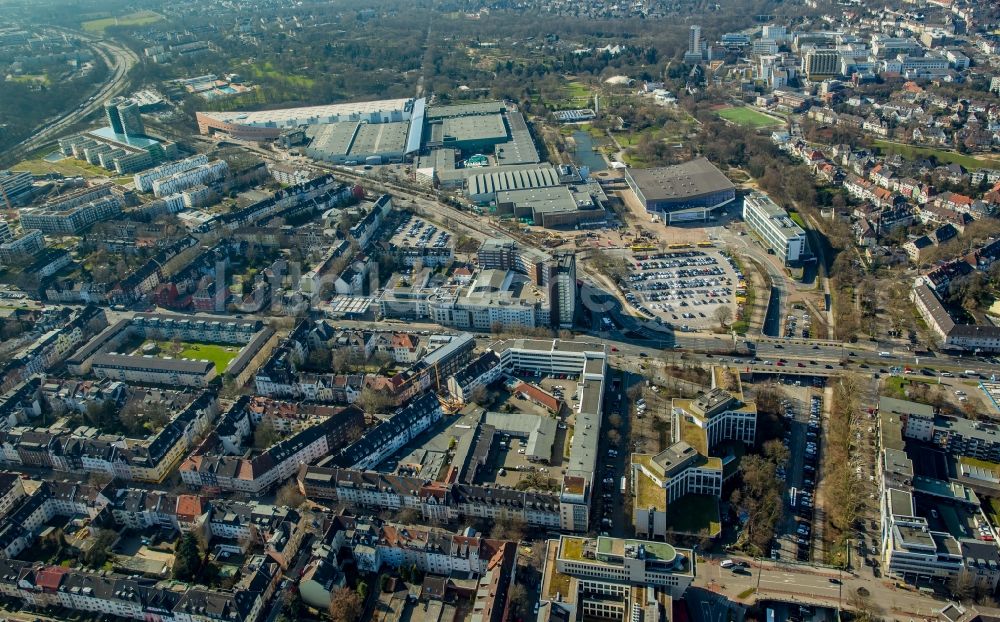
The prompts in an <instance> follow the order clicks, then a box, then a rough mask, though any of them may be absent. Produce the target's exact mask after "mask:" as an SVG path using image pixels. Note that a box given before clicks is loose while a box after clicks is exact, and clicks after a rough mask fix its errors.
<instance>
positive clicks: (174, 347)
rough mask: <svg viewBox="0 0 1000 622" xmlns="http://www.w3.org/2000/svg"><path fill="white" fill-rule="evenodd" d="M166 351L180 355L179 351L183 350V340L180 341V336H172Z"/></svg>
mask: <svg viewBox="0 0 1000 622" xmlns="http://www.w3.org/2000/svg"><path fill="white" fill-rule="evenodd" d="M167 351H168V352H170V353H171V354H173V355H174V356H180V355H181V352H183V351H184V342H183V341H181V338H180V337H174V338H173V339H171V340H170V345H169V346H167Z"/></svg>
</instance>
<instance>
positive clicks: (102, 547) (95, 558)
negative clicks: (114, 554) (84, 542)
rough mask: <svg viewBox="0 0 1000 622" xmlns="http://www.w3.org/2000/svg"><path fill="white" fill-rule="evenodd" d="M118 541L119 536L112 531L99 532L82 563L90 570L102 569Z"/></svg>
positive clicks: (81, 557) (103, 530)
mask: <svg viewBox="0 0 1000 622" xmlns="http://www.w3.org/2000/svg"><path fill="white" fill-rule="evenodd" d="M117 539H118V534H117V533H115V532H114V531H112V530H110V529H99V530H97V533H95V534H94V540H93V542H91V544H90V548H88V549H87V550H86V551H84V552H83V554H82V555H81V556H80V561H81V562H83V564H84V565H85V566H88V567H90V568H100V567H101V566H103V565H104V563H105V562H106V561H108V552H109V551H110V550H111V546H112V545H113V544H114V543H115V540H117Z"/></svg>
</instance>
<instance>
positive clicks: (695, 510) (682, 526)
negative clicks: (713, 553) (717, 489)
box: [667, 495, 722, 536]
mask: <svg viewBox="0 0 1000 622" xmlns="http://www.w3.org/2000/svg"><path fill="white" fill-rule="evenodd" d="M667 525H668V526H669V528H670V529H671V530H673V531H674V532H677V533H687V534H694V535H697V534H698V533H700V532H701V530H702V529H707V530H708V533H709V535H711V536H715V535H718V534H719V533H720V532H721V531H722V521H721V520H720V518H719V501H718V499H716V498H715V497H713V496H711V495H684V496H683V497H681V498H680V499H678V500H677V501H674V502H673V503H671V504H670V505H669V507H668V508H667Z"/></svg>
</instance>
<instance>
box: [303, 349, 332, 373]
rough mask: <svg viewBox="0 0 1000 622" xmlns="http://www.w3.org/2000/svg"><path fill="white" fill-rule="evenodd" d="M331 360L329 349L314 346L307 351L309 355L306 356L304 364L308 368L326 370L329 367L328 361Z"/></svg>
mask: <svg viewBox="0 0 1000 622" xmlns="http://www.w3.org/2000/svg"><path fill="white" fill-rule="evenodd" d="M331 360H332V357H331V353H330V350H327V349H326V348H316V349H315V350H311V351H310V352H309V356H308V357H306V365H308V367H309V369H315V370H317V371H326V370H328V369H330V362H331Z"/></svg>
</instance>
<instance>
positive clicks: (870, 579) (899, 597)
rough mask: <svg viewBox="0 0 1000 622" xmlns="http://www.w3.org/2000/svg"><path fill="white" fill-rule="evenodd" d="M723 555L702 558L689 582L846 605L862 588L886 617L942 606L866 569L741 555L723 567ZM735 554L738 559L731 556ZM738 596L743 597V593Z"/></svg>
mask: <svg viewBox="0 0 1000 622" xmlns="http://www.w3.org/2000/svg"><path fill="white" fill-rule="evenodd" d="M721 559H722V558H721V557H714V558H711V559H708V560H705V561H703V562H701V563H700V564H699V565H698V571H697V574H696V576H695V580H694V583H693V585H694V586H695V587H700V588H703V589H707V590H710V591H712V592H716V593H719V594H722V595H725V596H727V597H728V598H729V599H731V600H734V601H743V602H753V601H761V600H780V601H784V602H791V603H799V604H803V605H821V606H826V607H838V606H839V607H844V608H849V607H851V606H852V604H853V602H855V601H856V599H857V594H858V590H859V588H863V589H862V591H861V593H865V591H867V594H868V596H867V597H866V598H867V599H868V600H869V601H870V602H871V603H873V604H874V606H875V607H877V608H878V609H880V610H881V611H880V612H878V614H877V615H880V616H882V617H885V618H888V619H897V620H908V619H921V618H923V619H936V617H937V611H939V610H940V609H941V607H943V606H944V605H945V603H944V602H943V601H939V600H935V599H933V598H930V597H928V596H926V595H924V594H921V593H919V592H916V591H914V590H912V589H910V588H908V587H897V586H896V584H895V583H894V582H893V581H891V580H883V579H877V578H875V577H874V576H871V575H868V574H851V573H847V572H840V571H837V570H834V569H832V568H821V567H817V566H810V565H806V564H794V563H782V562H772V561H759V560H750V559H745V560H744V561H746V562H748V563H749V564H750V567H749V568H746V569H745V570H743V571H738V572H734V571H733V570H730V569H726V568H722V567H721V566H720V565H719V562H720V560H721ZM733 559H736V558H733ZM741 595H742V596H741Z"/></svg>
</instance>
